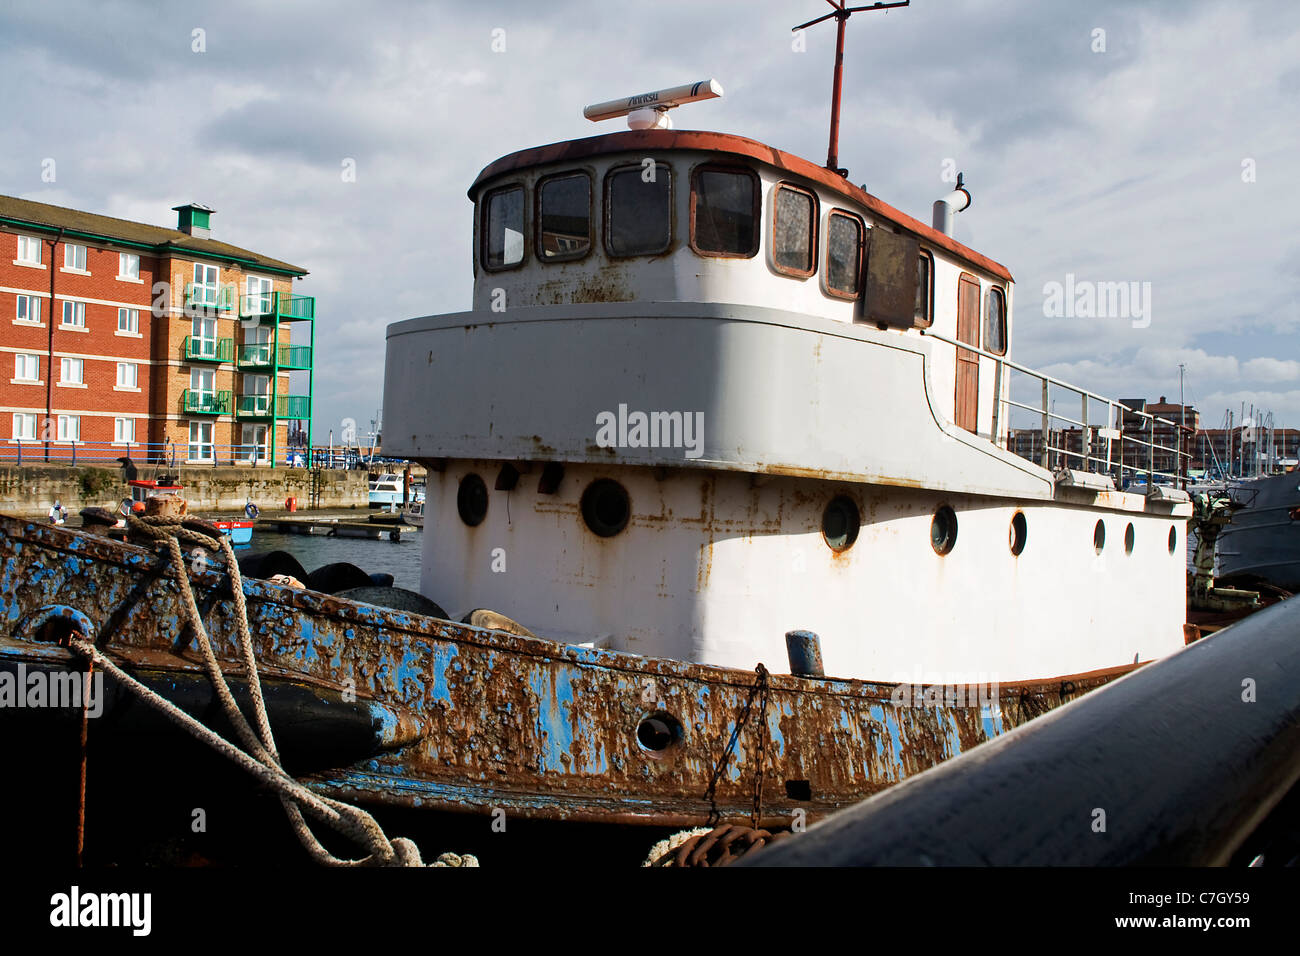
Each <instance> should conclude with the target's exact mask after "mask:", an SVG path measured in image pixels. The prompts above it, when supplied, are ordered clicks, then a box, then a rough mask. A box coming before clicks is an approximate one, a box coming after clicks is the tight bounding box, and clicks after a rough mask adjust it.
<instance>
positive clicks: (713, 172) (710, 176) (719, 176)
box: [691, 166, 759, 259]
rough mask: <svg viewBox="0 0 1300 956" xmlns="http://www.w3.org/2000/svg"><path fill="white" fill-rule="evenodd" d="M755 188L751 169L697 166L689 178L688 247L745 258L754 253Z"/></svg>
mask: <svg viewBox="0 0 1300 956" xmlns="http://www.w3.org/2000/svg"><path fill="white" fill-rule="evenodd" d="M758 221H759V188H758V177H757V176H756V175H754V173H753V171H751V170H748V169H743V168H739V167H727V166H701V167H700V168H698V169H697V170H695V175H694V177H693V179H692V181H691V248H692V249H694V250H695V251H696V252H698V253H699V254H700V255H703V256H735V257H739V258H744V259H748V258H750V257H751V256H753V255H754V254H755V253H757V252H758Z"/></svg>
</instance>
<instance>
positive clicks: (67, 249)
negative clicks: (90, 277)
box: [63, 242, 90, 272]
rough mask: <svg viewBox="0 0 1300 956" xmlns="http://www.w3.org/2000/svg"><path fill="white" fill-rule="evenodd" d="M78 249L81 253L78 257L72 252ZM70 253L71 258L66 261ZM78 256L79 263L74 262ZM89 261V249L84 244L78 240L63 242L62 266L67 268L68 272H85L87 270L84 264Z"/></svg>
mask: <svg viewBox="0 0 1300 956" xmlns="http://www.w3.org/2000/svg"><path fill="white" fill-rule="evenodd" d="M78 249H79V250H81V255H80V256H79V257H78V256H77V255H76V254H75V253H74V250H78ZM70 255H71V258H72V260H73V261H72V262H71V263H69V262H68V258H69V256H70ZM78 258H80V259H81V265H77V264H76V260H77V259H78ZM89 263H90V250H89V249H88V248H87V247H86V246H84V245H82V244H81V243H79V242H65V243H64V244H63V268H65V269H67V270H69V271H70V272H87V271H89V270H88V269H87V268H86V266H87V265H88V264H89Z"/></svg>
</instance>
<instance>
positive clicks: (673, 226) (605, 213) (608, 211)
mask: <svg viewBox="0 0 1300 956" xmlns="http://www.w3.org/2000/svg"><path fill="white" fill-rule="evenodd" d="M649 158H652V157H647V159H649ZM654 165H655V179H656V181H658V177H659V172H658V171H659V170H660V169H664V170H667V172H668V241H667V242H665V243H664V247H663V248H662V249H658V250H654V251H642V252H615V251H614V249H613V247H612V246H611V245H610V242H609V237H610V219H611V217H612V216H613V213H614V206H613V204H612V203H611V202H610V201H609V191H610V187H611V186H612V184H613V181H614V177H615V176H616V175H618V174H620V173H625V172H636V173H638V174H639V173H640V172H641V170H643V169H645V166H644V165H642V164H641V163H619V164H618V165H616V166H611V167H609V169H607V170H605V178H604V180H603V181H602V182H601V190H600V197H601V203H602V205H603V206H604V209H603V210H602V214H601V232H602V233H603V237H604V242H603V245H604V248H605V255H607V256H609V257H610V258H611V259H636V258H639V257H642V256H649V257H651V258H653V257H654V256H662V255H664V254H665V253H667V252H671V251H672V248H673V240H674V239H675V238H676V236H677V208H676V202H677V181H676V177H675V176H674V175H673V172H674V170H673V165H672V163H668V162H664V161H663V160H659V159H656V160H654Z"/></svg>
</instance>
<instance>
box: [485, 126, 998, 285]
mask: <svg viewBox="0 0 1300 956" xmlns="http://www.w3.org/2000/svg"><path fill="white" fill-rule="evenodd" d="M683 149H692V150H700V151H703V152H711V153H723V154H729V155H731V156H743V157H747V158H749V159H755V160H758V161H759V162H761V163H766V164H767V165H769V166H773V167H775V168H776V169H780V170H784V171H786V172H788V173H790V174H792V175H794V176H798V177H800V178H803V179H806V180H811V181H812V182H815V183H817V184H819V185H821V186H823V187H825V188H826V189H829V190H832V191H833V192H835V193H838V194H839V195H841V196H844V197H845V198H846V199H849V200H852V201H853V202H856V203H860V204H862V205H863V206H865V207H866V208H867V209H868V210H869V211H870V212H871V213H872V214H873V215H875V216H878V217H880V218H881V219H885V220H888V221H889V222H891V223H893V224H894V225H896V226H898V227H899V228H901V229H904V230H906V231H907V232H910V233H911V234H913V235H914V236H916V237H918V238H920V239H924V240H925V241H926V242H927V243H929V244H930V245H932V246H935V247H937V248H940V249H944V250H947V251H948V252H951V253H952V254H954V255H956V256H959V257H960V258H962V259H963V260H965V261H966V262H967V263H969V264H970V265H972V266H975V267H976V268H978V269H982V270H983V271H985V272H987V273H988V274H989V275H991V276H993V277H995V278H998V279H1003V280H1005V281H1008V282H1010V281H1011V273H1010V271H1008V269H1007V267H1006V266H1004V265H1002V264H1001V263H998V262H994V261H993V260H992V259H990V258H989V257H988V256H985V255H981V254H980V253H978V252H976V251H975V250H974V249H971V248H969V247H967V246H965V245H963V244H962V243H960V242H958V241H957V240H956V239H953V238H952V237H951V236H946V235H944V234H943V233H942V232H939V231H938V230H937V229H934V228H933V227H931V226H927V225H926V224H925V223H923V222H921V221H920V220H919V219H913V218H912V217H911V216H909V215H907V214H906V213H903V212H900V211H899V210H897V209H895V208H894V207H893V206H891V205H889V204H888V203H886V202H884V201H883V200H880V199H877V198H876V197H875V196H873V195H871V194H870V193H868V192H866V191H865V190H863V189H860V188H859V187H857V186H855V185H853V184H852V183H851V182H849V181H848V180H847V179H845V178H844V177H842V176H840V175H839V174H838V173H836V172H832V171H831V170H829V169H826V168H825V167H822V166H818V165H816V164H815V163H812V162H810V161H809V160H806V159H803V158H801V157H799V156H795V155H794V154H793V153H787V152H784V151H782V150H779V149H774V148H772V147H771V146H766V145H764V144H763V143H760V142H758V141H757V140H752V139H747V138H746V137H744V136H733V135H731V134H729V133H710V132H703V131H700V130H662V129H645V130H622V131H620V132H617V133H606V134H605V135H603V136H589V137H586V138H584V139H572V140H565V141H564V142H560V143H551V144H550V145H548V146H538V147H534V148H532V149H524V150H520V151H518V152H515V153H511V154H509V155H508V156H503V157H501V158H500V159H498V160H496V161H495V162H493V163H490V164H489V165H488V166H486V167H484V169H483V171H482V172H480V173H479V174H478V178H477V179H475V180H474V184H473V185H472V186H470V188H469V196H470V198H471V199H474V198H476V197H477V196H478V193H479V190H480V189H481V188H482V187H483V186H484V185H486V184H487V183H488V182H490V181H492V180H494V179H496V178H498V177H500V176H504V175H506V174H507V173H511V172H514V171H515V170H519V169H527V168H529V167H532V166H542V165H547V164H551V163H567V162H575V161H577V160H581V159H587V158H590V157H593V156H603V155H607V154H609V153H622V152H641V151H645V150H683Z"/></svg>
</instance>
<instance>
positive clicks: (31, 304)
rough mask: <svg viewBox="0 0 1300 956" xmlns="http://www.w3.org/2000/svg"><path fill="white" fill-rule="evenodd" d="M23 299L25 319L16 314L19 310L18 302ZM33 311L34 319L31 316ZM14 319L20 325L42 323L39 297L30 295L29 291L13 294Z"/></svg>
mask: <svg viewBox="0 0 1300 956" xmlns="http://www.w3.org/2000/svg"><path fill="white" fill-rule="evenodd" d="M23 301H25V302H26V305H27V318H25V319H24V318H23V317H22V316H21V315H19V314H18V313H19V311H20V310H19V308H18V304H19V303H20V302H23ZM33 312H35V313H36V318H34V319H33V318H32V313H33ZM14 321H15V322H17V323H19V324H20V325H33V326H35V325H44V323H43V322H42V321H41V297H40V296H37V295H32V294H31V293H22V292H20V293H18V294H17V295H16V296H14Z"/></svg>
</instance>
